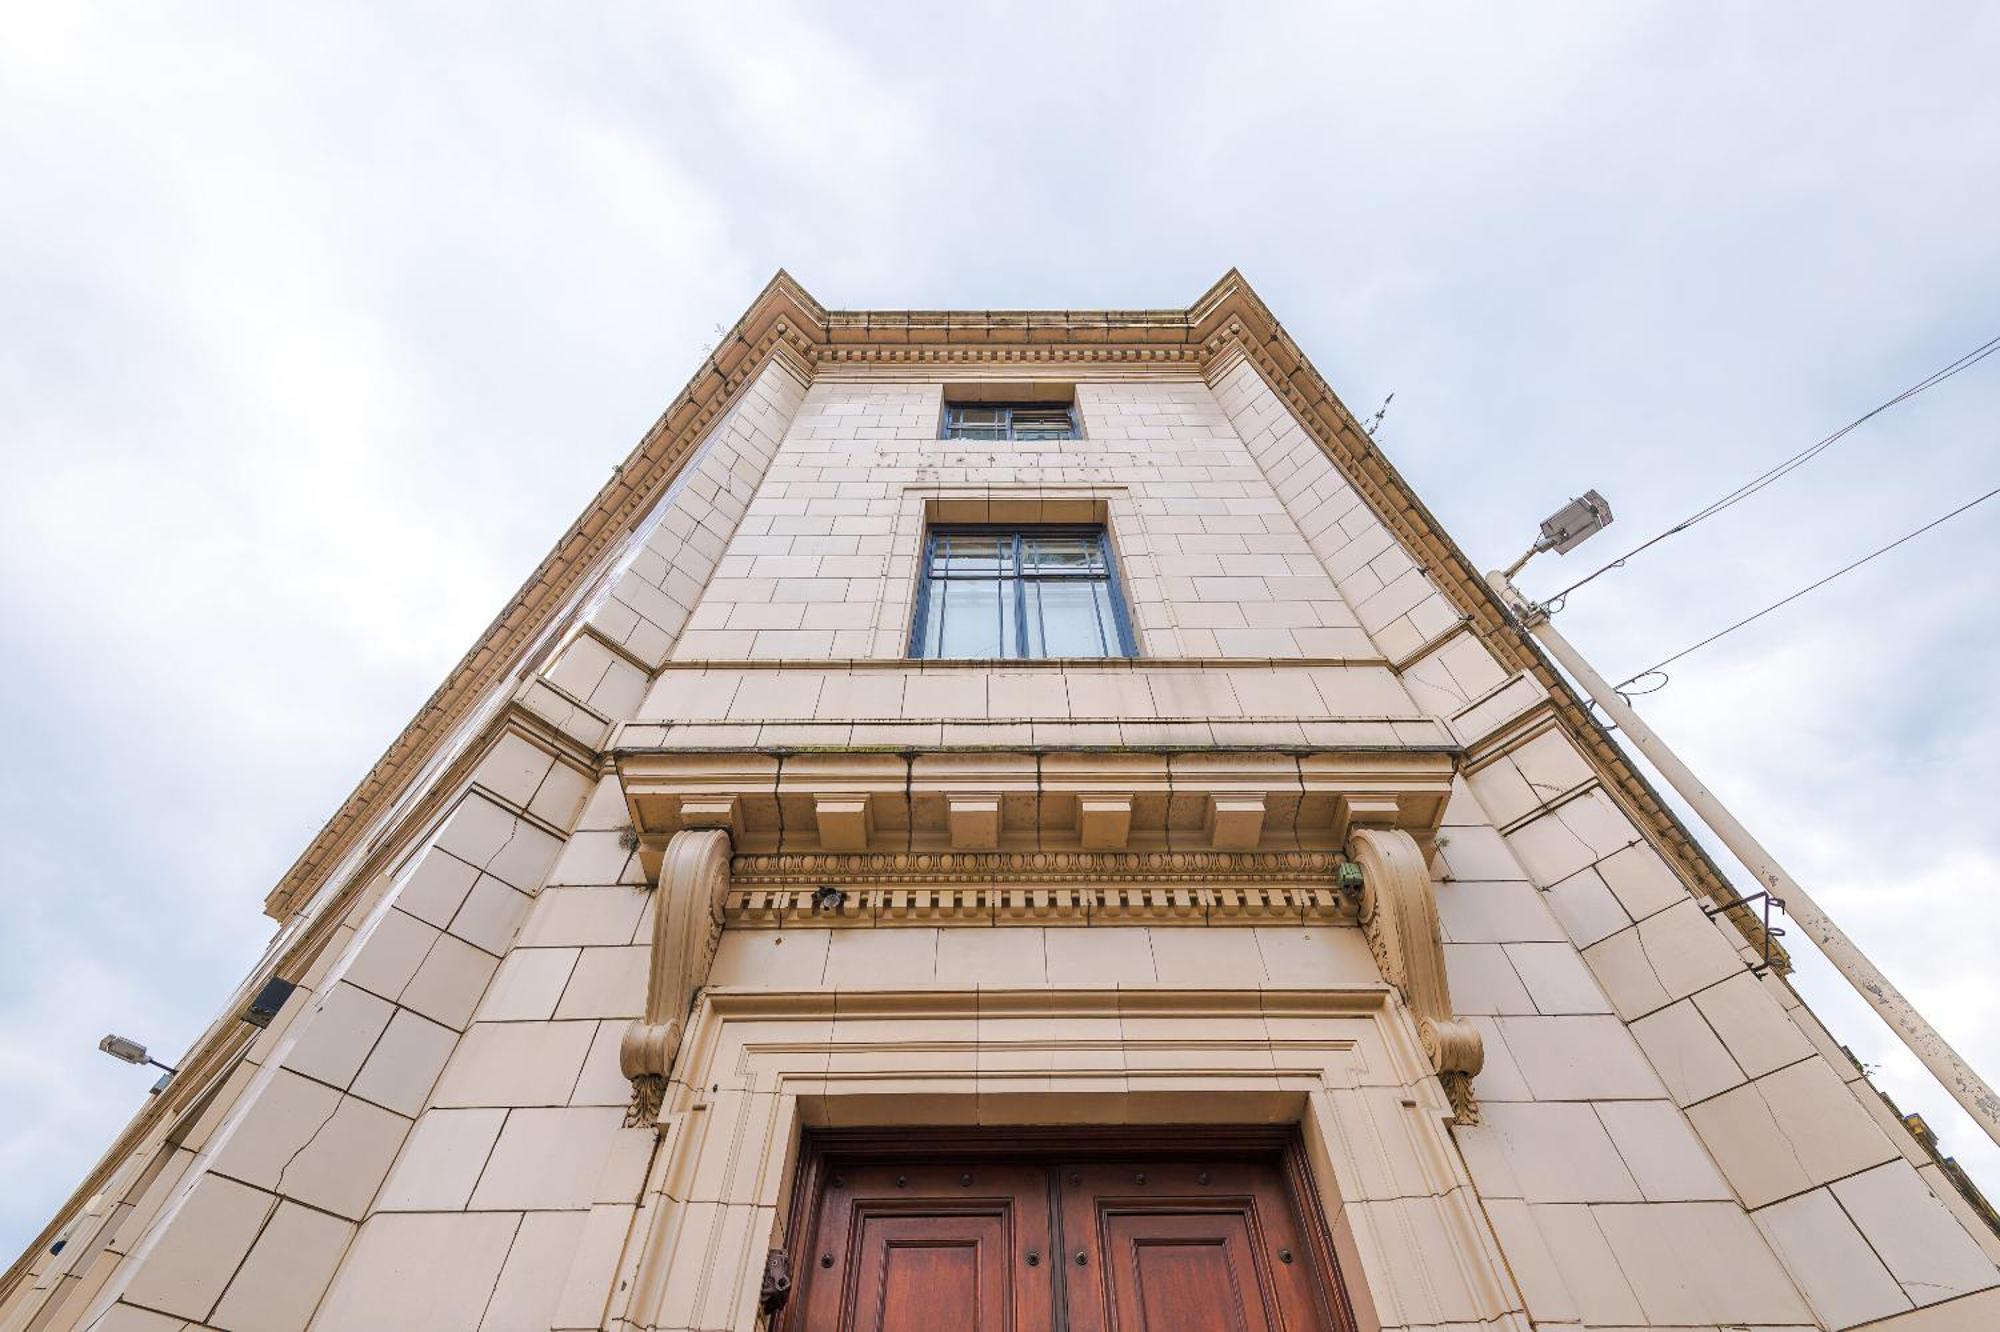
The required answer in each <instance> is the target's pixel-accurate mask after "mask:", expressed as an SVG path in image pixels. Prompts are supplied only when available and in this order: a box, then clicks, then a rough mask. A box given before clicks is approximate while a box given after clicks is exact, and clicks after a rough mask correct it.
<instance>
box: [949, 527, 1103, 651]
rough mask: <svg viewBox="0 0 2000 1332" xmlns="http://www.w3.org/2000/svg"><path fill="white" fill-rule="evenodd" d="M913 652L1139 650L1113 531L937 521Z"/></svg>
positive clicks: (1093, 528) (1098, 528) (1090, 528)
mask: <svg viewBox="0 0 2000 1332" xmlns="http://www.w3.org/2000/svg"><path fill="white" fill-rule="evenodd" d="M910 655H911V656H914V657H1131V656H1136V655H1138V654H1137V653H1136V652H1135V651H1134V650H1133V646H1132V628H1131V625H1130V623H1129V622H1128V621H1127V619H1126V616H1125V605H1124V602H1123V601H1122V600H1121V598H1120V597H1119V595H1118V578H1117V574H1116V573H1115V571H1114V570H1113V569H1112V567H1111V549H1110V546H1109V544H1108V543H1107V542H1106V540H1105V537H1104V529H1103V528H1101V527H1028V528H1017V529H1008V528H993V527H938V528H933V529H932V530H931V534H930V538H929V541H928V542H927V544H926V547H925V550H924V567H923V579H922V583H921V585H920V586H919V587H918V589H917V616H916V624H915V625H914V626H913V627H912V631H911V634H910Z"/></svg>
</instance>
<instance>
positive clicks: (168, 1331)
mask: <svg viewBox="0 0 2000 1332" xmlns="http://www.w3.org/2000/svg"><path fill="white" fill-rule="evenodd" d="M192 1327H194V1324H192V1323H190V1322H188V1321H186V1320H185V1319H181V1318H174V1317H171V1316H169V1315H167V1314H160V1313H154V1312H153V1311H152V1310H150V1309H135V1308H133V1307H132V1306H131V1305H129V1304H114V1305H112V1306H111V1307H110V1308H109V1309H107V1310H105V1312H104V1316H103V1317H102V1318H99V1319H98V1320H97V1321H96V1322H94V1323H92V1324H91V1325H90V1332H185V1330H186V1329H189V1328H192ZM9 1332H12V1329H11V1328H10V1329H9Z"/></svg>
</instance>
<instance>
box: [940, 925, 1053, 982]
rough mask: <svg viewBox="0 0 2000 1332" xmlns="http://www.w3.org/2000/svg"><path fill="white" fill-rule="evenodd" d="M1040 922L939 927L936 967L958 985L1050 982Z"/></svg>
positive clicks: (947, 978)
mask: <svg viewBox="0 0 2000 1332" xmlns="http://www.w3.org/2000/svg"><path fill="white" fill-rule="evenodd" d="M1043 934H1044V931H1043V930H1042V929H1041V928H1040V927H1039V926H1024V925H1000V926H971V927H967V928H959V929H946V930H939V931H938V946H937V970H938V975H939V977H940V978H942V979H944V980H945V981H946V982H947V983H949V984H952V985H957V986H966V985H979V986H986V987H995V986H997V987H1001V988H1013V987H1020V986H1042V985H1047V984H1048V982H1049V967H1048V958H1047V954H1046V952H1045V951H1044V945H1043V942H1042V935H1043Z"/></svg>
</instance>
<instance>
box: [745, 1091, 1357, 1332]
mask: <svg viewBox="0 0 2000 1332" xmlns="http://www.w3.org/2000/svg"><path fill="white" fill-rule="evenodd" d="M1195 1132H1196V1133H1197V1135H1198V1134H1199V1131H1198V1130H1197V1131H1195ZM886 1136H887V1135H884V1136H882V1137H876V1138H873V1139H861V1140H859V1142H858V1143H857V1144H856V1145H854V1146H849V1147H846V1148H841V1147H839V1146H837V1145H836V1146H827V1147H819V1148H816V1149H815V1150H812V1151H809V1152H808V1153H807V1166H806V1170H805V1171H803V1172H802V1180H801V1185H800V1189H801V1191H800V1193H799V1194H798V1195H796V1202H795V1204H794V1205H795V1207H797V1208H798V1209H800V1210H799V1211H798V1212H797V1215H798V1216H799V1217H800V1218H801V1219H802V1220H803V1221H804V1222H805V1224H804V1225H802V1226H801V1227H800V1229H799V1231H798V1232H797V1233H798V1244H799V1247H798V1248H796V1249H794V1250H793V1259H794V1267H793V1271H794V1273H795V1274H796V1277H795V1279H796V1280H797V1283H798V1284H797V1289H796V1290H795V1291H794V1292H793V1298H792V1300H791V1302H790V1307H789V1308H788V1309H787V1310H786V1313H785V1316H784V1317H783V1319H782V1325H783V1327H784V1328H786V1329H788V1332H798V1330H799V1329H810V1332H836V1330H838V1332H956V1330H957V1329H961V1328H964V1329H977V1330H978V1332H1113V1330H1114V1329H1115V1330H1116V1332H1342V1330H1343V1329H1344V1330H1346V1332H1351V1330H1352V1327H1353V1322H1352V1318H1351V1315H1349V1314H1347V1313H1346V1312H1345V1310H1346V1301H1345V1296H1344V1295H1343V1293H1342V1292H1341V1289H1340V1284H1339V1275H1338V1273H1337V1272H1336V1271H1335V1269H1334V1267H1333V1266H1332V1261H1331V1252H1330V1246H1329V1245H1328V1244H1327V1242H1326V1240H1325V1236H1324V1225H1323V1223H1319V1224H1318V1226H1317V1228H1316V1229H1313V1230H1311V1231H1309V1230H1308V1229H1307V1228H1306V1227H1307V1223H1306V1222H1305V1221H1303V1220H1302V1213H1301V1211H1300V1203H1299V1201H1298V1199H1297V1198H1296V1197H1295V1196H1294V1193H1295V1189H1296V1188H1299V1187H1303V1186H1302V1185H1299V1184H1297V1183H1295V1182H1294V1181H1298V1180H1302V1179H1303V1178H1304V1176H1303V1169H1304V1168H1303V1165H1302V1164H1301V1163H1300V1161H1299V1160H1298V1159H1297V1157H1296V1147H1295V1146H1294V1147H1292V1148H1291V1149H1290V1150H1291V1151H1292V1152H1293V1153H1294V1155H1292V1156H1285V1157H1282V1158H1281V1154H1280V1152H1279V1151H1278V1150H1276V1149H1274V1148H1264V1149H1262V1150H1257V1149H1249V1148H1245V1147H1243V1146H1240V1145H1238V1146H1236V1147H1235V1148H1234V1150H1233V1151H1231V1150H1228V1149H1224V1150H1220V1151H1217V1152H1216V1154H1215V1155H1214V1156H1213V1157H1208V1158H1204V1157H1200V1156H1195V1155H1193V1154H1192V1152H1194V1151H1199V1150H1200V1149H1199V1148H1198V1147H1194V1148H1191V1149H1190V1153H1191V1154H1190V1155H1188V1156H1183V1157H1175V1158H1169V1157H1166V1156H1165V1154H1164V1152H1162V1151H1160V1150H1159V1148H1160V1146H1161V1145H1162V1139H1161V1137H1158V1136H1155V1137H1150V1138H1142V1137H1140V1136H1139V1135H1136V1134H1135V1135H1133V1138H1132V1139H1131V1140H1132V1141H1134V1142H1136V1143H1137V1144H1138V1145H1137V1146H1136V1147H1127V1148H1125V1149H1124V1151H1123V1154H1114V1153H1115V1152H1117V1151H1118V1149H1117V1148H1115V1147H1114V1148H1110V1149H1105V1150H1104V1153H1103V1154H1102V1155H1100V1156H1098V1157H1095V1158H1092V1159H1088V1160H1084V1159H1079V1160H1075V1161H1072V1162H1070V1163H1069V1164H1062V1163H1061V1158H1060V1157H1056V1156H1054V1153H1055V1152H1057V1151H1061V1150H1063V1148H1062V1147H1061V1146H1059V1145H1056V1144H1054V1143H1053V1142H1050V1143H1046V1144H1044V1145H1043V1146H1041V1147H1040V1148H1039V1149H1037V1148H1033V1147H1026V1146H1021V1145H1015V1144H1010V1142H1009V1141H1008V1140H1006V1139H1002V1138H999V1137H997V1136H995V1137H992V1138H988V1137H986V1136H985V1135H979V1136H977V1137H974V1136H972V1135H959V1136H955V1137H950V1138H943V1137H938V1138H933V1139H932V1142H934V1143H935V1144H936V1145H935V1146H932V1147H926V1146H925V1145H924V1137H923V1135H921V1134H918V1135H915V1138H916V1140H915V1141H911V1142H904V1141H898V1140H894V1139H890V1140H888V1141H885V1140H884V1137H886ZM1166 1141H1181V1140H1178V1139H1173V1138H1171V1137H1168V1138H1166ZM1281 1160H1282V1164H1281ZM1288 1171H1289V1172H1290V1174H1289V1175H1288V1173H1287V1172H1288ZM1313 1215H1315V1216H1316V1215H1317V1214H1316V1213H1313ZM1308 1239H1310V1240H1311V1242H1310V1243H1308V1242H1307V1241H1308Z"/></svg>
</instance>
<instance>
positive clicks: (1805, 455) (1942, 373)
mask: <svg viewBox="0 0 2000 1332" xmlns="http://www.w3.org/2000/svg"><path fill="white" fill-rule="evenodd" d="M1996 351H2000V337H1995V338H1992V339H1990V340H1988V341H1986V342H1984V343H1981V344H1980V345H1979V346H1977V347H1975V348H1973V349H1972V350H1971V351H1969V352H1967V353H1966V354H1965V355H1963V356H1961V357H1959V358H1958V359H1957V360H1955V361H1953V362H1952V363H1951V364H1950V365H1947V366H1944V367H1943V368H1941V369H1938V370H1934V371H1932V372H1931V373H1930V374H1928V375H1926V376H1924V377H1923V378H1922V379H1920V380H1918V381H1917V382H1916V383H1914V384H1912V385H1910V386H1909V387H1908V388H1906V389H1904V390H1903V391H1902V392H1901V393H1898V394H1897V395H1896V396H1895V397H1893V398H1890V399H1889V400H1888V401H1887V402H1884V403H1881V404H1880V405H1878V406H1876V407H1873V408H1871V409H1870V410H1868V411H1866V412H1864V413H1862V414H1861V415H1860V416H1857V417H1855V418H1854V419H1853V420H1852V421H1849V422H1848V423H1847V424H1846V425H1844V426H1842V427H1841V428H1840V429H1838V430H1836V431H1834V432H1833V433H1832V434H1831V435H1828V436H1827V437H1826V438H1825V439H1822V440H1820V441H1819V442H1817V443H1815V444H1812V445H1809V446H1807V447H1806V448H1804V449H1801V450H1799V452H1797V453H1794V454H1793V455H1792V456H1791V457H1789V458H1787V459H1785V460H1784V461H1783V462H1781V463H1779V464H1778V465H1777V466H1775V467H1773V468H1771V469H1770V470H1769V471H1767V472H1763V473H1761V474H1759V475H1757V476H1754V477H1752V478H1750V480H1748V481H1745V482H1744V483H1743V484H1742V485H1740V486H1738V487H1737V488H1736V489H1734V490H1732V491H1730V492H1729V493H1728V494H1726V495H1724V496H1722V498H1720V499H1718V500H1716V501H1715V502H1714V503H1712V504H1710V505H1709V506H1708V507H1706V508H1704V509H1700V510H1697V511H1696V512H1695V513H1693V514H1690V515H1689V516H1688V517H1686V518H1683V519H1681V520H1680V521H1679V522H1677V523H1675V524H1674V525H1673V526H1672V527H1669V528H1668V529H1667V530H1666V531H1664V532H1661V533H1660V534H1659V535H1658V536H1655V537H1653V538H1651V539H1649V540H1646V541H1642V542H1640V543H1639V544H1638V545H1636V546H1634V547H1632V549H1630V550H1628V551H1626V552H1625V553H1624V554H1623V555H1620V556H1619V557H1618V558H1617V559H1615V560H1613V561H1611V562H1610V563H1609V564H1606V565H1604V566H1602V567H1601V568H1598V569H1595V570H1593V571H1591V572H1590V573H1587V574H1585V575H1584V576H1583V577H1582V578H1579V579H1577V580H1576V581H1575V582H1574V583H1571V584H1570V585H1569V586H1568V587H1566V588H1564V589H1563V590H1562V591H1560V592H1558V593H1556V594H1555V595H1554V596H1551V597H1550V598H1549V599H1548V603H1547V607H1546V608H1547V609H1548V610H1549V612H1550V613H1551V614H1553V613H1554V612H1556V611H1559V610H1561V609H1562V601H1563V598H1565V597H1567V596H1568V595H1569V594H1570V593H1572V592H1574V591H1576V590H1577V589H1578V588H1580V587H1582V586H1583V585H1584V584H1585V583H1588V582H1590V581H1592V580H1593V579H1596V578H1599V577H1602V576H1603V575H1604V574H1607V573H1610V572H1611V571H1612V570H1613V569H1622V568H1623V567H1624V566H1625V562H1626V561H1627V560H1629V559H1631V558H1632V557H1633V556H1634V555H1637V554H1638V553H1639V552H1641V551H1643V550H1646V549H1649V548H1650V547H1653V546H1657V545H1658V544H1660V542H1662V541H1665V540H1666V539H1667V538H1668V537H1670V536H1677V535H1679V534H1680V533H1682V532H1685V531H1687V530H1688V529H1689V528H1690V527H1693V526H1694V525H1695V524H1696V523H1698V522H1701V521H1702V520H1703V519H1705V518H1713V517H1714V516H1715V515H1716V514H1718V513H1721V512H1722V511H1723V510H1724V509H1727V508H1730V507H1731V506H1733V505H1737V504H1741V503H1742V502H1743V501H1744V500H1746V499H1749V498H1750V497H1751V496H1752V495H1754V494H1756V493H1757V492H1758V491H1760V490H1762V489H1763V488H1764V487H1766V486H1768V485H1771V484H1772V483H1773V482H1776V481H1779V480H1781V479H1783V478H1784V477H1786V476H1787V475H1789V474H1791V473H1792V472H1794V471H1797V470H1798V469H1799V468H1801V467H1803V466H1805V465H1806V464H1807V463H1809V462H1811V461H1812V460H1813V459H1814V458H1817V457H1818V456H1819V455H1820V454H1822V453H1824V452H1826V450H1828V449H1830V448H1832V447H1833V446H1834V445H1835V444H1838V443H1839V442H1840V441H1841V440H1842V439H1845V438H1846V437H1847V436H1848V435H1849V434H1851V433H1852V432H1853V431H1855V430H1858V429H1859V428H1860V427H1861V426H1863V425H1865V424H1866V423H1867V422H1869V421H1871V420H1873V419H1874V418H1875V417H1877V416H1880V415H1881V414H1882V413H1883V412H1886V411H1888V410H1889V409H1890V408H1891V407H1895V406H1898V405H1899V404H1901V403H1905V402H1908V401H1909V400H1910V399H1911V398H1914V397H1916V396H1917V395H1918V394H1919V393H1922V392H1924V391H1925V390H1927V389H1933V388H1936V387H1937V386H1938V385H1939V384H1942V383H1944V381H1945V380H1947V379H1950V378H1951V377H1952V376H1953V375H1956V374H1958V373H1959V372H1960V371H1962V370H1970V369H1971V368H1972V367H1973V366H1975V365H1977V364H1979V363H1980V362H1981V361H1983V360H1985V359H1986V358H1987V357H1988V356H1991V355H1992V354H1993V353H1994V352H1996Z"/></svg>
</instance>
